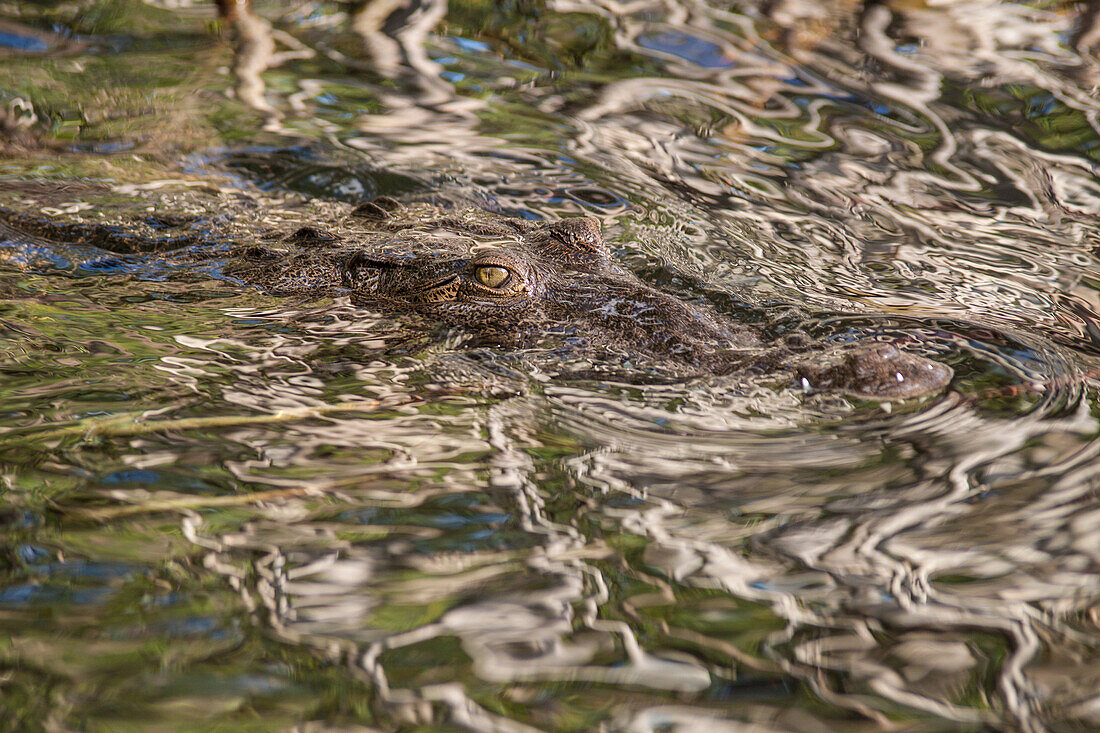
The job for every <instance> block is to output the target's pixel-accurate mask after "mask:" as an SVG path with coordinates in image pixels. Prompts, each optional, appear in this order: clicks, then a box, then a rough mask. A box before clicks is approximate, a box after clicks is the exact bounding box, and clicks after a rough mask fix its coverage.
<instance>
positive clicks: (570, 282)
mask: <svg viewBox="0 0 1100 733" xmlns="http://www.w3.org/2000/svg"><path fill="white" fill-rule="evenodd" d="M0 221H4V222H6V223H7V225H8V226H9V227H12V228H15V229H19V230H21V231H24V232H27V233H29V234H31V235H33V236H35V237H37V238H41V239H52V240H54V241H63V242H69V243H72V242H81V243H86V244H93V245H95V246H99V247H102V248H105V249H111V250H113V251H120V250H122V251H126V252H133V251H135V250H138V249H142V247H141V246H140V239H141V238H140V236H137V235H132V234H128V233H120V232H119V231H118V228H116V227H104V226H102V225H98V224H90V225H78V224H54V223H52V222H49V221H43V220H42V219H41V218H40V217H39V218H35V217H31V216H26V215H21V214H15V213H13V212H10V211H6V210H0ZM334 231H335V232H337V233H335V234H334V233H330V232H328V231H325V230H320V229H316V228H312V227H309V228H303V229H299V230H298V231H297V232H295V233H294V234H292V235H290V236H289V237H282V239H281V241H278V242H276V243H274V244H271V245H257V244H250V245H243V246H237V247H234V248H231V249H230V250H229V251H228V253H227V252H225V251H222V252H220V253H218V254H219V256H226V255H228V257H227V260H228V263H229V264H227V266H226V267H225V273H226V274H227V275H229V276H230V277H233V278H236V279H238V280H240V281H242V282H245V283H249V284H253V285H258V286H260V287H262V288H264V289H265V290H267V291H269V292H272V293H276V294H301V295H322V294H325V293H333V292H338V291H342V292H350V294H351V297H352V300H353V302H355V303H356V304H359V305H363V306H369V307H370V308H372V309H374V310H380V311H387V310H388V311H400V312H413V313H417V314H421V315H423V316H426V317H428V318H430V319H433V320H437V321H441V322H443V323H445V324H448V325H452V326H457V327H461V328H463V329H465V330H467V331H469V332H470V333H472V334H474V335H476V336H477V337H479V339H480V340H481V341H482V342H487V343H495V344H497V345H501V346H506V347H514V346H520V345H523V344H525V343H530V342H532V341H533V340H536V339H539V338H544V337H546V336H548V335H549V336H557V337H560V338H561V339H563V340H569V341H570V342H577V341H581V342H584V343H585V344H586V345H587V346H589V347H592V348H605V349H609V348H611V349H616V350H619V351H625V352H627V353H639V354H644V355H647V356H650V357H656V358H660V359H668V360H672V361H675V362H677V363H680V364H682V365H684V366H686V367H688V368H690V369H692V370H694V371H697V372H700V373H716V374H727V373H734V372H746V371H753V372H760V371H771V370H775V369H779V368H787V369H792V370H794V371H795V373H796V374H797V375H798V376H799V377H800V378H801V379H802V380H804V384H805V385H808V386H810V387H811V388H814V389H822V390H829V391H839V392H844V393H847V394H851V395H855V396H858V397H862V398H869V399H879V400H897V399H907V398H914V397H923V396H927V395H930V394H934V393H936V392H939V391H941V390H942V389H944V388H945V387H946V386H947V384H948V383H949V382H950V381H951V378H952V376H953V373H952V370H951V368H950V367H948V366H946V365H944V364H940V363H938V362H934V361H931V360H929V359H925V358H923V357H920V356H916V355H913V354H909V353H906V352H904V351H901V350H899V349H898V348H897V347H895V346H893V345H891V344H884V343H877V342H867V343H856V344H849V345H846V346H842V347H831V348H824V347H823V346H822V345H821V344H813V343H811V344H808V345H807V344H803V345H800V346H793V345H792V344H790V343H789V344H787V345H785V346H778V347H771V348H767V347H765V346H763V345H762V344H761V340H760V335H759V332H758V331H757V330H756V329H753V328H752V327H751V326H748V325H745V324H742V323H739V322H737V321H734V320H733V319H731V318H728V317H726V316H723V315H721V314H719V313H718V312H716V311H715V310H714V309H713V308H711V307H709V306H707V305H705V304H700V303H688V302H686V301H683V300H680V299H679V298H676V297H673V296H671V295H669V294H667V293H663V292H661V291H659V290H657V289H655V288H653V287H650V286H649V285H647V284H645V283H644V282H642V281H641V280H640V279H638V277H637V276H635V275H634V274H632V273H630V272H628V271H626V270H624V269H622V268H621V267H619V266H618V265H616V264H615V263H614V262H613V261H612V259H611V253H610V250H609V249H608V247H607V245H606V244H605V242H604V240H603V237H602V236H601V234H600V228H599V223H598V221H597V220H595V219H590V218H574V219H565V220H562V221H556V222H548V223H547V222H530V221H526V220H522V219H512V218H506V217H502V216H497V215H494V214H490V213H487V212H485V211H480V210H467V211H460V212H455V211H449V210H445V209H441V208H439V207H435V206H430V205H409V206H404V205H401V204H398V203H397V202H396V201H393V200H391V199H386V198H380V199H376V200H375V201H374V202H372V203H368V204H363V205H361V206H360V207H359V208H357V209H356V210H355V211H354V212H352V216H350V217H348V218H347V219H345V220H344V221H343V222H341V223H339V224H338V225H337V226H336V227H334ZM192 242H193V240H191V239H188V238H183V237H175V238H172V237H166V238H163V239H155V240H154V239H148V240H146V244H145V247H144V249H147V250H156V251H162V252H163V251H164V250H165V249H166V248H168V247H170V246H171V245H187V244H191V243H192ZM186 251H187V250H186V248H185V250H184V253H183V254H182V255H181V256H183V257H184V258H186V256H187V255H186ZM192 251H193V252H195V254H193V255H191V256H195V257H199V256H201V257H209V256H210V252H209V250H208V249H207V250H202V252H201V253H200V252H199V250H198V248H192Z"/></svg>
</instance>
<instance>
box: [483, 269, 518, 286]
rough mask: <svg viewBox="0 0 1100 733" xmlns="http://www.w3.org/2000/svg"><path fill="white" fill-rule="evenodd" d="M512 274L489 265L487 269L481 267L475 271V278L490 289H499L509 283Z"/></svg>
mask: <svg viewBox="0 0 1100 733" xmlns="http://www.w3.org/2000/svg"><path fill="white" fill-rule="evenodd" d="M511 275H512V273H510V272H508V270H506V269H504V268H503V267H497V266H496V265H487V266H485V267H479V268H477V269H476V270H474V277H475V278H476V279H477V281H478V282H479V283H481V284H482V285H484V286H486V287H489V288H499V287H500V286H501V285H503V284H504V283H506V282H508V278H509V277H511Z"/></svg>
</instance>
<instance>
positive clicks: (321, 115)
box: [0, 0, 1100, 732]
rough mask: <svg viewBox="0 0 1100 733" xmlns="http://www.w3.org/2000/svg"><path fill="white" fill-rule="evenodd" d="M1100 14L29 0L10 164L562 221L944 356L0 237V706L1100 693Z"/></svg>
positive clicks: (52, 716)
mask: <svg viewBox="0 0 1100 733" xmlns="http://www.w3.org/2000/svg"><path fill="white" fill-rule="evenodd" d="M1092 8H1093V6H1092V5H1091V4H1088V3H1057V2H1033V3H997V2H992V1H991V0H959V1H958V2H953V3H942V2H931V1H930V0H929V1H922V0H913V1H912V2H909V1H905V0H897V1H896V2H890V1H887V2H877V3H868V4H865V5H864V4H860V3H858V2H842V1H841V0H835V1H834V2H826V3H811V2H798V1H797V0H777V1H776V2H768V3H754V2H748V1H747V0H746V1H745V2H727V3H721V2H711V3H710V4H709V5H708V4H705V3H703V2H689V1H687V0H683V1H682V2H677V1H676V0H666V1H664V2H658V1H654V2H649V1H648V0H640V1H639V2H625V3H618V2H611V1H610V0H607V1H606V2H603V1H601V2H594V3H592V2H586V3H579V2H570V1H569V0H557V1H547V2H515V3H482V2H459V1H458V0H452V1H451V3H450V5H449V7H447V6H445V5H444V4H443V3H440V2H434V3H433V2H427V3H423V4H419V3H415V4H414V6H413V7H410V8H405V9H404V10H402V9H401V7H400V4H399V3H393V4H392V6H391V4H387V3H385V2H374V3H370V4H367V5H360V4H353V3H325V2H295V3H278V4H275V3H272V4H269V5H261V6H259V7H258V13H259V15H258V16H255V15H251V14H249V13H247V12H243V11H242V13H241V14H240V15H239V16H238V18H237V19H236V20H235V21H234V22H231V23H221V24H220V25H219V24H217V23H215V17H216V15H215V10H214V8H213V7H212V6H210V5H207V4H203V3H198V2H195V3H192V2H187V0H180V1H179V2H168V0H156V1H154V0H150V1H149V2H145V3H142V2H137V1H136V0H115V1H108V2H77V3H60V2H41V3H30V2H27V3H15V4H12V3H8V4H2V5H0V130H2V131H3V133H4V134H3V138H2V143H0V159H2V160H0V204H2V205H4V206H8V207H10V208H15V209H19V210H23V211H35V212H43V213H44V214H46V215H47V216H51V217H55V218H57V219H58V220H65V219H66V218H72V217H83V218H84V219H86V220H87V219H96V218H97V217H98V218H102V220H103V221H107V222H130V223H131V224H132V226H133V228H134V229H135V230H137V229H141V230H142V231H145V232H150V231H155V230H156V228H157V227H158V226H161V224H158V223H157V222H158V221H159V222H162V223H163V221H164V218H165V217H187V216H198V217H200V220H201V221H204V222H215V223H216V224H217V226H218V227H220V228H221V230H224V231H229V232H232V233H233V234H234V235H235V236H243V237H248V236H257V237H258V236H261V235H262V234H263V232H265V231H267V230H269V229H271V228H279V227H284V228H286V227H290V226H292V225H300V224H301V223H302V222H308V221H309V220H310V218H311V217H312V216H316V215H318V214H319V213H324V212H327V213H331V212H332V211H334V210H336V211H339V210H340V207H341V206H345V205H346V204H354V203H357V202H359V201H362V200H364V199H369V198H371V197H373V196H376V195H379V194H387V195H397V196H401V195H408V194H410V193H417V192H420V193H423V192H436V194H437V195H439V196H440V197H442V198H443V199H449V200H452V201H458V200H464V201H467V202H469V201H474V202H479V201H480V202H485V203H487V204H490V205H492V206H494V207H498V208H502V209H504V210H507V211H509V212H511V213H514V214H520V215H525V216H528V217H531V218H555V217H560V216H568V215H575V214H582V213H583V214H587V215H589V216H597V217H599V218H600V219H601V221H602V222H603V225H604V230H605V233H606V235H607V237H608V239H609V241H610V242H611V243H612V246H613V248H614V250H615V257H616V259H617V260H619V261H620V262H622V263H624V264H626V265H627V266H629V267H630V268H632V269H634V270H635V271H637V272H639V273H640V274H641V275H642V276H643V277H644V278H645V279H646V280H648V281H650V282H652V283H655V284H658V285H659V286H660V287H662V288H665V289H667V290H669V291H671V292H675V293H677V294H679V295H681V296H683V297H687V298H700V297H703V298H707V299H709V300H710V301H712V302H713V303H714V304H715V305H716V306H717V307H719V308H720V309H721V310H724V311H725V312H727V313H729V314H731V315H736V316H738V317H742V318H747V319H750V320H754V321H755V322H757V323H758V324H759V325H760V326H761V327H762V328H764V329H766V330H771V331H772V332H781V331H783V330H784V329H787V328H793V327H799V328H802V329H804V330H806V331H807V332H809V333H811V334H813V335H815V336H820V337H822V338H832V339H838V340H844V339H849V338H854V337H856V336H870V337H877V338H882V339H907V340H909V341H911V342H914V343H918V344H920V345H921V349H922V350H923V351H924V352H925V353H927V354H929V355H932V356H935V358H938V359H940V360H942V361H945V362H947V363H949V364H951V365H952V366H953V368H954V369H955V373H956V379H955V381H954V382H953V383H952V386H951V389H950V390H948V391H947V392H945V393H943V394H940V395H938V396H935V397H932V398H928V399H926V400H923V401H918V402H908V403H899V404H888V403H874V402H859V401H855V400H852V399H847V398H843V397H840V396H837V395H827V394H815V393H811V394H808V395H807V394H804V393H803V391H802V390H801V389H799V388H798V385H792V384H788V383H785V382H783V381H779V382H776V381H775V380H768V379H767V378H761V379H753V380H749V379H739V378H737V377H731V376H727V377H706V376H700V377H698V378H694V379H688V380H684V379H679V380H638V379H634V378H631V365H630V363H622V362H621V361H620V362H616V363H610V364H609V363H606V360H603V361H601V358H600V356H599V355H592V354H588V355H585V354H572V355H568V354H566V355H563V354H559V353H547V352H540V351H539V350H537V349H536V350H528V351H520V352H505V351H501V350H494V349H486V348H475V347H472V346H470V345H469V344H467V343H465V337H464V335H463V334H462V333H461V332H457V331H456V332H450V333H448V332H446V331H444V330H441V329H436V330H434V331H432V330H430V329H429V330H428V331H427V332H426V331H425V330H424V329H423V328H422V327H421V328H419V329H417V328H415V327H412V326H410V325H409V324H408V323H403V322H401V321H400V320H397V319H394V318H393V317H387V316H385V315H382V314H377V313H369V312H365V311H363V310H361V309H359V308H356V307H354V306H352V305H351V304H349V303H348V302H346V300H342V299H339V298H337V299H335V300H333V299H326V300H319V301H307V302H302V301H301V300H298V301H295V300H293V299H291V300H287V299H278V298H274V297H270V296H266V295H264V294H263V293H261V292H259V291H256V290H252V289H248V288H245V287H240V286H236V285H234V284H233V283H231V282H227V281H226V280H225V279H224V278H219V277H216V276H215V274H214V273H213V272H212V271H211V272H206V271H203V270H202V269H201V268H200V269H196V268H190V269H186V268H185V269H181V268H179V267H178V266H177V264H178V263H174V262H173V260H172V257H171V255H170V254H163V253H162V254H157V255H146V256H136V257H121V258H117V257H116V258H114V259H111V260H108V259H105V258H104V256H103V253H102V252H97V251H94V250H92V249H90V248H88V247H81V246H78V245H66V244H57V245H51V246H44V245H42V244H41V243H36V242H34V241H33V240H28V239H26V238H21V237H19V236H18V235H16V234H14V233H12V232H5V233H4V234H3V238H4V242H3V246H2V248H0V527H2V529H0V728H2V729H5V730H35V729H48V730H146V729H149V730H214V729H224V730H284V729H289V728H294V727H295V726H298V727H297V728H295V729H297V730H310V731H313V730H328V729H337V730H347V729H356V726H359V728H358V729H369V730H423V731H428V730H431V731H445V730H448V731H449V730H475V731H521V730H576V731H588V730H609V731H703V730H707V731H727V730H729V731H754V732H755V731H820V730H844V731H849V730H852V731H872V730H906V731H945V730H967V731H977V730H1025V731H1047V730H1049V731H1074V730H1080V731H1086V730H1095V729H1096V728H1098V727H1100V694H1098V690H1100V652H1098V647H1100V500H1098V496H1097V486H1098V485H1100V468H1098V467H1100V461H1098V454H1100V440H1097V432H1098V427H1100V426H1098V422H1097V420H1098V410H1097V401H1096V397H1097V379H1096V375H1097V374H1098V373H1100V372H1098V371H1097V370H1098V369H1100V358H1098V356H1097V354H1098V353H1100V324H1098V322H1097V321H1098V316H1097V310H1098V308H1100V294H1098V289H1100V262H1098V257H1097V248H1098V246H1100V235H1098V233H1097V229H1096V226H1095V223H1096V216H1097V213H1098V212H1100V177H1098V160H1100V146H1098V143H1100V133H1098V131H1100V102H1098V101H1097V99H1098V97H1097V94H1096V91H1095V90H1096V88H1097V87H1098V86H1100V61H1098V60H1097V55H1096V52H1097V50H1098V49H1100V27H1094V25H1093V23H1094V22H1095V21H1096V18H1095V15H1094V13H1093V10H1092ZM391 10H392V12H391ZM150 217H153V218H150ZM158 217H159V218H158ZM142 228H144V229H142ZM600 370H603V372H602V373H603V374H604V375H605V377H604V378H600V377H599V376H593V375H598V374H599V373H601V372H600Z"/></svg>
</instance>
